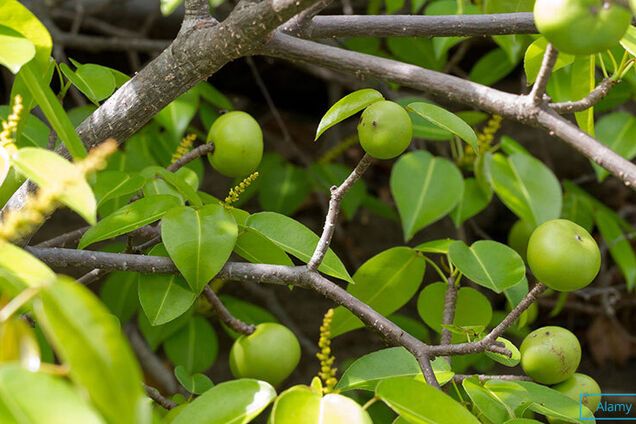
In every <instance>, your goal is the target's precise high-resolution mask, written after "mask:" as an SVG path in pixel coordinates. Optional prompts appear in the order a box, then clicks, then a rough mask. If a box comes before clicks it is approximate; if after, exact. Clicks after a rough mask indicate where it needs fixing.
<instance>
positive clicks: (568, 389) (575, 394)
mask: <svg viewBox="0 0 636 424" xmlns="http://www.w3.org/2000/svg"><path fill="white" fill-rule="evenodd" d="M552 388H553V389H554V390H556V391H558V392H561V393H563V394H564V395H566V396H567V397H569V398H570V399H574V400H575V401H577V402H578V401H579V400H580V399H581V393H584V394H599V393H601V387H600V386H599V385H598V383H597V382H596V380H594V379H593V378H592V377H590V376H588V375H585V374H580V373H575V374H574V375H573V376H572V377H570V378H568V379H567V380H565V381H563V382H561V383H559V384H557V385H556V386H554V387H552ZM599 403H601V397H600V396H584V397H583V405H585V406H586V407H587V409H589V410H590V411H592V412H594V411H596V407H597V406H598V404H599Z"/></svg>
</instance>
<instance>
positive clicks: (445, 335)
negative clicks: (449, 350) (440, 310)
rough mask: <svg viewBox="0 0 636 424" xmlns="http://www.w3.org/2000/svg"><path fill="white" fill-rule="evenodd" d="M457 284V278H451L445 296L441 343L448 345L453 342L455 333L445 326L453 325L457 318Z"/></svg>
mask: <svg viewBox="0 0 636 424" xmlns="http://www.w3.org/2000/svg"><path fill="white" fill-rule="evenodd" d="M457 291H458V290H457V286H456V285H455V279H454V278H449V279H448V284H447V288H446V295H445V296H444V316H443V317H442V324H443V326H442V337H441V339H440V344H441V345H447V344H450V343H451V340H452V338H453V334H452V333H451V332H450V330H449V329H448V328H446V327H445V326H447V325H451V324H452V323H453V320H454V319H455V306H456V305H457Z"/></svg>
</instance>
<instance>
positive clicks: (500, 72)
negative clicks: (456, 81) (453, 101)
mask: <svg viewBox="0 0 636 424" xmlns="http://www.w3.org/2000/svg"><path fill="white" fill-rule="evenodd" d="M516 67H517V62H516V61H515V62H513V61H511V60H510V56H509V54H508V53H507V52H506V51H505V50H503V49H500V48H499V49H493V50H491V51H490V52H488V53H486V54H485V55H483V56H482V57H481V58H480V59H479V60H478V61H477V63H475V65H474V66H473V67H472V69H471V70H470V73H469V74H468V79H470V80H471V81H473V82H476V83H479V84H483V85H492V84H494V83H496V82H498V81H500V80H501V79H503V78H504V77H506V76H507V75H508V74H510V72H512V71H513V70H514V69H515V68H516Z"/></svg>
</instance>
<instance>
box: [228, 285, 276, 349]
mask: <svg viewBox="0 0 636 424" xmlns="http://www.w3.org/2000/svg"><path fill="white" fill-rule="evenodd" d="M219 297H220V298H221V302H223V305H225V307H226V308H227V310H228V311H230V313H231V314H232V316H233V317H235V318H237V319H240V320H241V321H243V322H245V323H247V324H261V323H263V322H278V319H276V317H275V316H274V315H272V314H271V312H269V311H268V310H267V309H264V308H261V307H260V306H257V305H254V304H253V303H250V302H246V301H245V300H241V299H238V298H236V297H233V296H229V295H221V296H219ZM223 329H224V330H225V332H226V333H227V334H228V335H229V336H230V337H232V338H233V339H237V338H238V337H239V336H240V334H239V333H237V332H236V331H234V330H232V329H231V328H229V327H228V326H226V325H225V324H223Z"/></svg>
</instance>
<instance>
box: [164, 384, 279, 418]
mask: <svg viewBox="0 0 636 424" xmlns="http://www.w3.org/2000/svg"><path fill="white" fill-rule="evenodd" d="M275 397H276V391H275V390H274V388H273V387H272V386H271V385H269V384H268V383H266V382H264V381H258V380H251V379H240V380H232V381H228V382H226V383H221V384H218V385H216V386H214V387H212V388H211V389H210V390H208V391H206V392H205V393H203V394H202V395H201V396H199V397H198V398H196V399H195V400H194V401H193V402H192V403H190V404H189V405H188V406H187V407H186V408H185V409H184V410H183V411H182V412H181V413H180V414H179V415H177V417H176V418H175V419H174V421H172V424H195V423H205V424H228V423H237V424H238V423H248V422H250V421H252V420H253V419H254V418H256V417H257V416H258V415H259V414H260V413H261V412H263V410H264V409H265V408H266V407H267V406H268V405H269V404H270V403H271V402H272V401H273V400H274V398H275Z"/></svg>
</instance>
